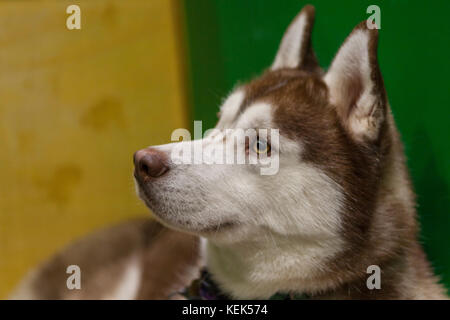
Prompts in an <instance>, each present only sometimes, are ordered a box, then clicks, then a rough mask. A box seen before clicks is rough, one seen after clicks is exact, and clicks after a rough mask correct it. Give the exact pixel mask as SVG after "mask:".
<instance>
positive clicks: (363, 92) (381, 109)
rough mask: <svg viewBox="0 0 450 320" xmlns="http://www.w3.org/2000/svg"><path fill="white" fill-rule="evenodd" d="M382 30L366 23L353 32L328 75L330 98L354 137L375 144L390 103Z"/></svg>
mask: <svg viewBox="0 0 450 320" xmlns="http://www.w3.org/2000/svg"><path fill="white" fill-rule="evenodd" d="M377 45H378V30H377V29H368V28H367V24H366V21H363V22H361V23H360V24H359V25H357V26H356V27H355V29H353V31H352V33H351V34H350V35H349V36H348V37H347V39H346V40H345V42H344V44H343V45H342V46H341V48H340V49H339V51H338V53H337V54H336V57H335V58H334V60H333V62H332V64H331V67H330V69H329V70H328V72H327V73H326V75H325V76H324V80H325V83H326V84H327V85H328V89H329V98H330V101H331V103H332V104H333V105H334V106H336V108H337V113H338V115H339V117H340V118H341V120H342V122H343V123H344V126H345V127H346V128H347V130H348V131H349V132H350V134H351V135H352V136H353V137H354V138H356V139H357V140H360V141H375V140H376V139H377V138H378V136H379V133H380V128H381V126H382V124H383V121H384V119H385V116H386V110H387V101H386V92H385V89H384V84H383V78H382V77H381V72H380V68H379V66H378V59H377Z"/></svg>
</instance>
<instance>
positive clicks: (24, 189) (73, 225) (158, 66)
mask: <svg viewBox="0 0 450 320" xmlns="http://www.w3.org/2000/svg"><path fill="white" fill-rule="evenodd" d="M72 3H73V2H72V1H69V2H66V1H57V0H54V1H2V2H0V143H1V149H0V297H3V298H4V297H5V296H6V295H7V293H8V292H9V290H11V288H12V287H13V286H14V285H15V284H16V283H17V281H18V280H19V279H20V278H21V277H22V276H23V275H24V273H25V272H26V271H27V270H28V269H29V268H30V267H32V266H34V265H35V264H36V263H38V262H40V261H42V260H43V259H44V258H46V257H48V256H49V255H51V254H52V253H54V252H55V250H57V249H59V248H61V247H62V246H63V245H65V244H67V243H68V242H69V241H70V240H72V239H74V238H75V237H78V236H80V235H83V234H85V233H86V232H88V231H90V230H92V229H94V228H96V227H99V226H102V225H104V224H107V223H113V222H116V221H119V220H122V219H124V218H127V217H130V216H135V215H138V214H146V209H145V208H144V207H143V205H142V204H141V203H140V202H139V201H138V199H137V197H136V196H135V194H134V186H133V182H132V167H133V166H132V154H133V152H134V151H135V150H137V149H139V148H142V147H144V146H147V145H150V144H160V143H167V142H168V141H169V139H170V134H171V132H172V130H173V129H174V128H179V127H186V126H187V123H186V118H187V114H186V107H185V99H184V91H183V90H184V88H183V83H182V72H181V71H182V70H181V66H180V56H181V55H180V52H179V44H178V42H179V41H178V40H179V39H177V34H178V33H177V32H178V30H176V28H177V25H178V22H177V21H176V19H175V16H174V4H175V3H174V2H172V1H168V0H151V1H144V0H143V1H134V0H127V1H121V0H118V1H110V0H108V1H77V2H76V3H77V4H78V5H79V6H80V7H81V18H82V23H81V26H82V29H81V30H71V31H69V30H68V29H67V28H66V18H67V16H68V15H67V14H66V12H65V11H66V7H67V6H68V5H69V4H72Z"/></svg>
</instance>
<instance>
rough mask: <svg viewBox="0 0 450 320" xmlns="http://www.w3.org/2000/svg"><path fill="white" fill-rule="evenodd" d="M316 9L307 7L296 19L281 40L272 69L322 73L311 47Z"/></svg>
mask: <svg viewBox="0 0 450 320" xmlns="http://www.w3.org/2000/svg"><path fill="white" fill-rule="evenodd" d="M314 12H315V9H314V7H313V6H311V5H307V6H305V7H304V8H303V9H302V11H300V13H299V14H298V15H297V16H296V17H295V18H294V20H293V21H292V22H291V24H290V25H289V27H288V29H287V30H286V32H285V34H284V36H283V39H282V40H281V44H280V47H279V49H278V52H277V55H276V57H275V60H274V62H273V64H272V67H271V69H272V70H277V69H282V68H299V69H303V70H307V71H312V72H314V71H321V69H320V66H319V64H318V62H317V58H316V55H315V53H314V51H313V49H312V46H311V32H312V28H313V25H314Z"/></svg>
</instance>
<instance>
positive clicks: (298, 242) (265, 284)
mask: <svg viewBox="0 0 450 320" xmlns="http://www.w3.org/2000/svg"><path fill="white" fill-rule="evenodd" d="M338 242H340V240H339V239H329V240H321V241H320V242H319V241H313V240H307V239H300V238H297V239H296V238H295V237H293V236H290V237H289V238H282V237H280V236H279V237H277V236H273V237H271V238H270V239H266V241H255V242H248V243H236V244H231V245H230V244H228V245H224V244H216V243H213V242H211V241H208V243H207V266H208V269H209V270H210V272H211V274H212V276H213V279H214V280H215V281H216V282H217V283H218V285H219V286H220V287H221V289H222V290H224V291H225V292H226V293H227V294H228V295H230V296H231V297H233V298H238V299H268V298H269V297H271V296H272V295H274V294H276V293H297V294H302V293H310V292H313V291H316V290H317V289H318V288H319V287H320V286H321V284H320V283H319V282H318V280H317V279H315V277H314V274H315V273H316V271H315V270H317V269H320V265H321V264H322V263H325V261H326V259H327V257H329V256H330V255H334V254H335V252H334V250H336V249H337V243H338ZM322 285H323V286H324V288H325V287H327V286H328V284H326V283H323V284H322Z"/></svg>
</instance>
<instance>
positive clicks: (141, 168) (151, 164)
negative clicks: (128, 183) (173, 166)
mask: <svg viewBox="0 0 450 320" xmlns="http://www.w3.org/2000/svg"><path fill="white" fill-rule="evenodd" d="M134 171H135V175H136V176H137V178H140V179H144V178H158V177H160V176H162V175H163V174H165V173H166V172H167V171H169V167H168V165H167V155H166V153H164V152H162V151H159V150H157V149H155V148H146V149H142V150H139V151H137V152H136V153H135V154H134Z"/></svg>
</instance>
